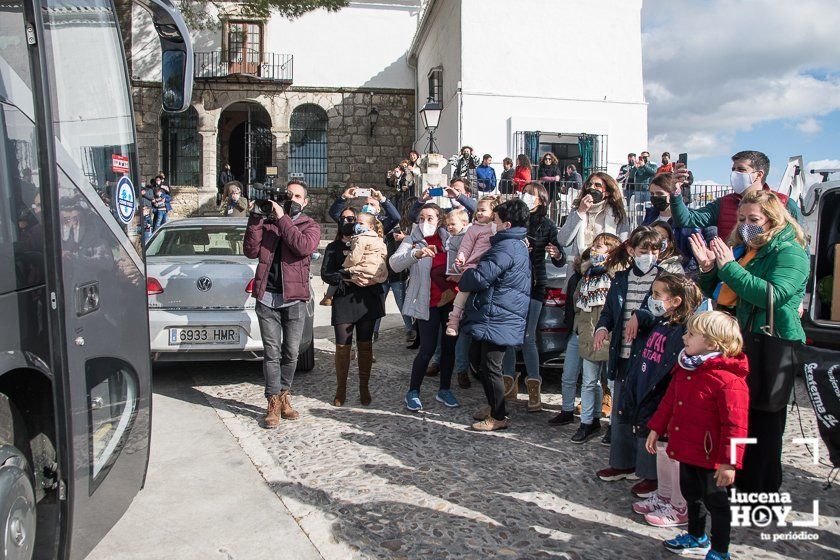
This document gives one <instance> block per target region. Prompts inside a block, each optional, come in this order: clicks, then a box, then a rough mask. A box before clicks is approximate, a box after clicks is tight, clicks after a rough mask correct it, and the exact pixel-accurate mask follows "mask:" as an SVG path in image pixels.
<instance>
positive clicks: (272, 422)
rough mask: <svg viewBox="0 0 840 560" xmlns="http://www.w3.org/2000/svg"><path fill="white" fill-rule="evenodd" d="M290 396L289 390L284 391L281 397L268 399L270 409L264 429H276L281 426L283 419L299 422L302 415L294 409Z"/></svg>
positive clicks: (268, 409)
mask: <svg viewBox="0 0 840 560" xmlns="http://www.w3.org/2000/svg"><path fill="white" fill-rule="evenodd" d="M290 396H291V394H290V393H289V390H288V389H283V390H282V391H280V394H279V395H271V396H269V397H268V407H267V410H266V413H265V418H263V427H265V428H276V427H277V426H279V425H280V419H281V418H282V419H283V420H297V419H298V418H300V413H299V412H298V411H297V410H295V409H294V408H292V402H291V400H290Z"/></svg>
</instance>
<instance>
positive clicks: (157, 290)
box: [146, 276, 163, 296]
mask: <svg viewBox="0 0 840 560" xmlns="http://www.w3.org/2000/svg"><path fill="white" fill-rule="evenodd" d="M162 293H163V286H161V285H160V282H158V279H157V278H152V277H151V276H149V277H148V278H146V294H147V295H150V296H156V295H158V294H162Z"/></svg>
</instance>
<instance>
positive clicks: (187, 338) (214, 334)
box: [169, 326, 239, 346]
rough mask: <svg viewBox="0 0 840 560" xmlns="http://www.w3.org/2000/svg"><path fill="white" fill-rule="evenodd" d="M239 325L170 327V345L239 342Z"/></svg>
mask: <svg viewBox="0 0 840 560" xmlns="http://www.w3.org/2000/svg"><path fill="white" fill-rule="evenodd" d="M238 343H239V327H227V326H222V327H186V328H180V327H178V328H171V329H169V345H170V346H177V345H179V344H238Z"/></svg>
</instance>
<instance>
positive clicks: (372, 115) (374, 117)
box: [368, 107, 379, 136]
mask: <svg viewBox="0 0 840 560" xmlns="http://www.w3.org/2000/svg"><path fill="white" fill-rule="evenodd" d="M368 119H370V135H371V136H373V129H374V128H375V127H376V122H377V121H378V120H379V109H377V108H376V107H371V108H370V112H369V113H368Z"/></svg>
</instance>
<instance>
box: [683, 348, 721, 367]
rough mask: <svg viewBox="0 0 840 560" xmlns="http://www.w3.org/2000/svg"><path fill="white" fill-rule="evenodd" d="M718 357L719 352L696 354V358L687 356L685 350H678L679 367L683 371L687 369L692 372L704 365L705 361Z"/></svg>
mask: <svg viewBox="0 0 840 560" xmlns="http://www.w3.org/2000/svg"><path fill="white" fill-rule="evenodd" d="M718 356H720V352H710V353H708V354H697V355H696V356H689V355H688V354H686V353H685V348H683V349H682V350H680V356H679V358H678V360H679V362H680V366H682V368H683V369H687V370H688V371H694V370H695V369H697V368H699V367H700V366H702V365H703V364H704V363H706V361H707V360H711V359H712V358H717V357H718Z"/></svg>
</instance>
